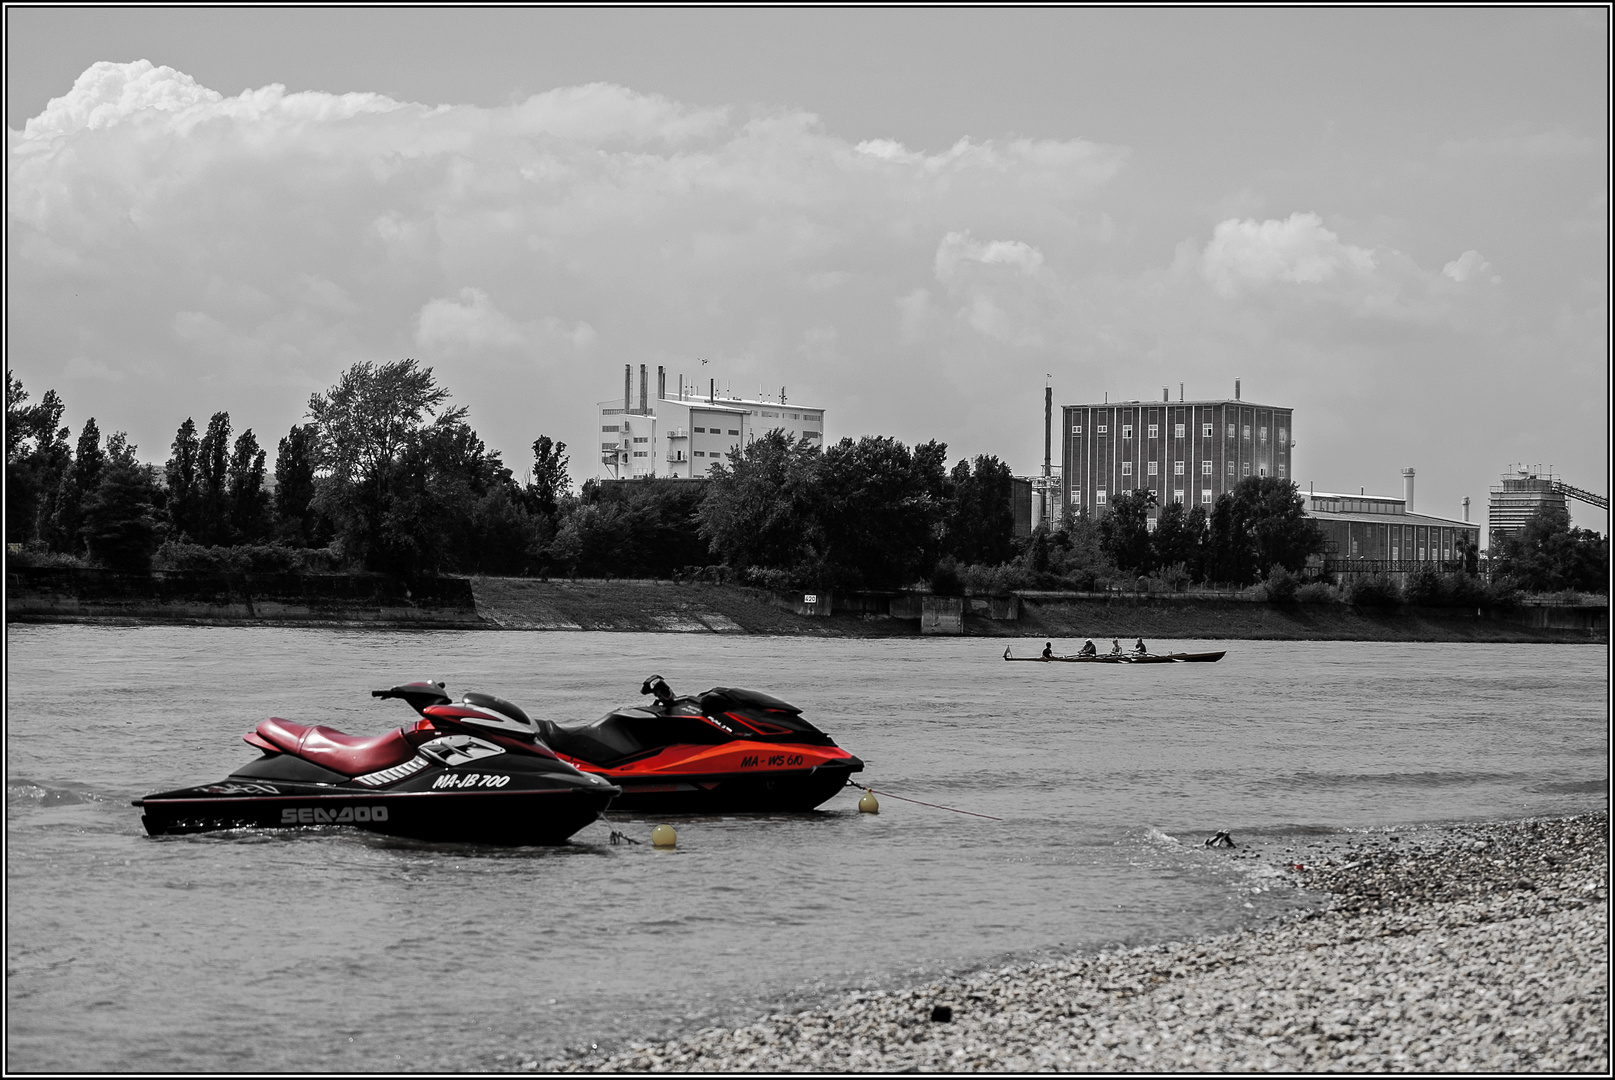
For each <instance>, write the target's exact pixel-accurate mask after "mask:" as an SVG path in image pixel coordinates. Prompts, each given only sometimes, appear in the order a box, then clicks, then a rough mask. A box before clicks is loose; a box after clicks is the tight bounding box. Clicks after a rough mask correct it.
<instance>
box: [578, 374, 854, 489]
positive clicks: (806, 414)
mask: <svg viewBox="0 0 1615 1080" xmlns="http://www.w3.org/2000/svg"><path fill="white" fill-rule="evenodd" d="M633 377H634V373H633V365H632V364H627V365H624V368H623V391H622V397H621V398H613V399H611V400H609V401H602V402H599V403H598V407H597V413H598V417H599V419H598V423H599V426H600V464H601V465H602V466H604V467H605V469H606V472H607V475H608V476H610V477H611V478H612V479H614V480H627V479H631V478H634V477H640V476H662V477H674V478H682V479H686V480H688V479H699V478H701V477H703V476H705V475H706V474H707V473H708V472H709V471H710V470H711V468H712V466H714V465H718V464H721V463H722V462H723V460H724V456H725V455H726V454H727V453H728V452H729V451H730V450H732V449H734V448H736V447H739V446H744V445H745V444H746V443H748V442H750V441H751V440H752V439H754V438H756V437H757V436H758V435H761V434H763V433H764V432H767V431H772V430H773V429H775V428H781V429H783V430H784V431H785V433H786V434H787V435H790V436H793V437H797V436H800V437H802V438H806V439H808V440H810V441H812V442H813V443H814V444H815V445H817V446H819V447H821V448H822V447H823V446H824V410H823V409H806V408H803V407H802V406H800V405H789V404H787V403H786V397H785V391H784V389H783V388H782V389H781V390H780V397H779V400H778V401H751V400H748V399H746V398H733V397H719V396H718V395H717V385H716V383H715V382H713V383H709V384H708V389H707V393H706V394H704V395H702V394H698V393H697V392H696V390H695V387H694V386H693V385H692V386H686V385H685V384H684V381H683V379H682V378H680V380H679V384H678V386H677V388H676V389H675V391H674V393H673V394H671V395H669V394H668V392H667V370H666V368H663V367H658V368H657V369H656V396H655V397H654V398H652V397H651V396H650V385H649V373H648V369H647V368H646V365H644V364H641V365H639V394H638V397H637V400H636V398H635V395H634V385H633Z"/></svg>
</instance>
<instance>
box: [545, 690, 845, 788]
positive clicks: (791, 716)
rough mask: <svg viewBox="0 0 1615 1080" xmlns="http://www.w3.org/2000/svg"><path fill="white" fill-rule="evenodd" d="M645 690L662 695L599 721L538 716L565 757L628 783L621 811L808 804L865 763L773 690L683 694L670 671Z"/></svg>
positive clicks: (839, 785) (623, 784)
mask: <svg viewBox="0 0 1615 1080" xmlns="http://www.w3.org/2000/svg"><path fill="white" fill-rule="evenodd" d="M640 693H642V694H648V695H651V696H652V698H653V700H652V701H651V702H650V704H648V705H646V706H644V707H642V708H622V709H614V710H612V711H611V712H609V713H607V714H606V715H605V716H603V717H601V718H600V719H599V720H595V721H592V722H589V723H567V724H556V723H551V722H548V721H544V720H540V721H539V722H538V727H539V737H540V738H542V739H543V740H544V741H545V742H546V743H547V744H549V746H550V747H551V748H553V749H554V750H555V752H556V754H557V755H559V756H560V758H561V760H562V761H565V762H569V763H570V764H572V765H575V766H577V767H578V768H579V769H580V770H582V771H583V772H586V773H591V774H594V775H597V776H601V777H604V778H605V779H607V780H609V781H610V782H611V783H612V784H614V785H615V786H617V787H620V788H621V789H622V794H621V795H619V796H618V797H617V798H616V799H615V800H613V802H612V804H611V809H612V810H613V811H614V812H615V811H624V812H628V813H642V814H667V813H682V814H701V813H750V812H759V811H772V812H798V811H806V810H812V809H814V808H815V807H817V806H819V804H821V803H823V802H825V801H827V800H828V799H830V798H831V797H832V796H833V795H835V793H836V792H838V791H840V790H841V789H842V788H843V787H845V786H846V785H847V780H848V778H849V777H851V776H852V774H853V773H856V772H861V771H863V767H864V763H863V762H862V761H860V760H859V759H858V758H855V757H853V756H852V755H851V754H849V753H848V752H847V751H845V750H843V749H841V748H840V747H839V746H837V745H836V743H835V740H834V739H832V738H830V736H828V735H826V734H825V733H824V732H822V731H820V730H819V729H818V728H816V727H814V726H813V725H812V724H811V723H809V722H808V721H807V720H805V719H803V717H802V710H801V709H799V708H797V707H796V706H795V705H791V704H788V703H786V702H784V701H781V700H780V699H779V698H776V697H774V696H772V695H770V694H764V693H761V692H759V691H756V690H741V689H737V688H735V687H727V686H717V687H713V688H712V689H711V690H708V691H706V692H705V693H702V694H696V695H694V696H691V697H675V696H674V695H673V691H672V689H671V688H670V687H669V686H668V685H667V682H666V680H665V679H663V678H662V677H661V676H660V675H652V676H651V677H650V678H648V679H646V680H645V683H644V685H643V686H641V687H640Z"/></svg>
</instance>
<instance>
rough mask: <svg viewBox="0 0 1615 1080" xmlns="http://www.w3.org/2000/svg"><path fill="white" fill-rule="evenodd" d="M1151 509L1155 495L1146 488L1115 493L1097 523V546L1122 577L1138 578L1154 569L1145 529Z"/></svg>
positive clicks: (1148, 532) (1147, 532)
mask: <svg viewBox="0 0 1615 1080" xmlns="http://www.w3.org/2000/svg"><path fill="white" fill-rule="evenodd" d="M1155 505H1156V503H1155V493H1154V492H1153V491H1150V490H1149V489H1147V488H1139V489H1137V490H1136V491H1131V492H1119V493H1117V494H1116V495H1115V496H1114V497H1112V498H1111V500H1110V505H1109V506H1108V507H1106V508H1105V513H1104V516H1103V517H1101V518H1100V519H1099V542H1100V544H1101V546H1102V547H1103V548H1104V550H1105V554H1107V555H1109V556H1110V557H1111V559H1113V560H1114V561H1115V563H1116V567H1117V569H1119V570H1121V571H1122V572H1123V573H1124V574H1134V575H1139V576H1142V575H1144V574H1148V573H1149V572H1150V571H1151V570H1153V569H1155V567H1154V552H1152V551H1151V550H1150V527H1149V520H1150V511H1151V510H1152V509H1154V507H1155Z"/></svg>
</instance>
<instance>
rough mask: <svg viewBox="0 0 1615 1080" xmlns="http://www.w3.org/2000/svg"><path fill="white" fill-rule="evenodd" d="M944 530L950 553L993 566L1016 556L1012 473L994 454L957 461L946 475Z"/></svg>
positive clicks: (960, 557) (971, 561)
mask: <svg viewBox="0 0 1615 1080" xmlns="http://www.w3.org/2000/svg"><path fill="white" fill-rule="evenodd" d="M949 481H950V483H949V485H948V497H947V500H948V501H947V507H946V516H945V527H944V533H945V536H946V545H945V546H946V547H947V549H948V550H949V552H950V553H951V554H952V556H953V557H954V558H955V559H957V560H958V561H960V562H964V563H986V564H993V565H996V564H998V563H1003V562H1008V561H1009V560H1010V559H1011V558H1013V557H1014V555H1015V507H1014V505H1013V502H1012V500H1013V497H1014V476H1013V475H1012V474H1011V473H1010V471H1009V466H1008V465H1005V464H1004V463H1003V462H1001V461H999V460H998V459H997V458H996V457H991V456H985V455H977V457H976V458H975V461H974V463H972V462H969V461H962V460H961V461H960V462H959V463H958V464H957V465H955V466H954V467H953V472H952V473H951V474H950V475H949Z"/></svg>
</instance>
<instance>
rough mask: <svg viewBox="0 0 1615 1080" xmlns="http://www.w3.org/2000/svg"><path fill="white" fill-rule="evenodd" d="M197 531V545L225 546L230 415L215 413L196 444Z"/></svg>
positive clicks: (227, 538) (227, 540)
mask: <svg viewBox="0 0 1615 1080" xmlns="http://www.w3.org/2000/svg"><path fill="white" fill-rule="evenodd" d="M196 501H197V512H196V531H195V532H194V533H193V534H192V536H193V538H194V539H195V540H196V542H197V543H199V544H221V545H228V544H229V543H231V541H232V540H233V539H234V537H233V536H232V535H231V529H230V414H229V413H227V412H216V413H214V414H213V416H212V417H211V418H210V419H209V420H208V422H207V432H206V433H205V434H204V435H203V436H202V439H201V442H200V443H198V444H197V454H196Z"/></svg>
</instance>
